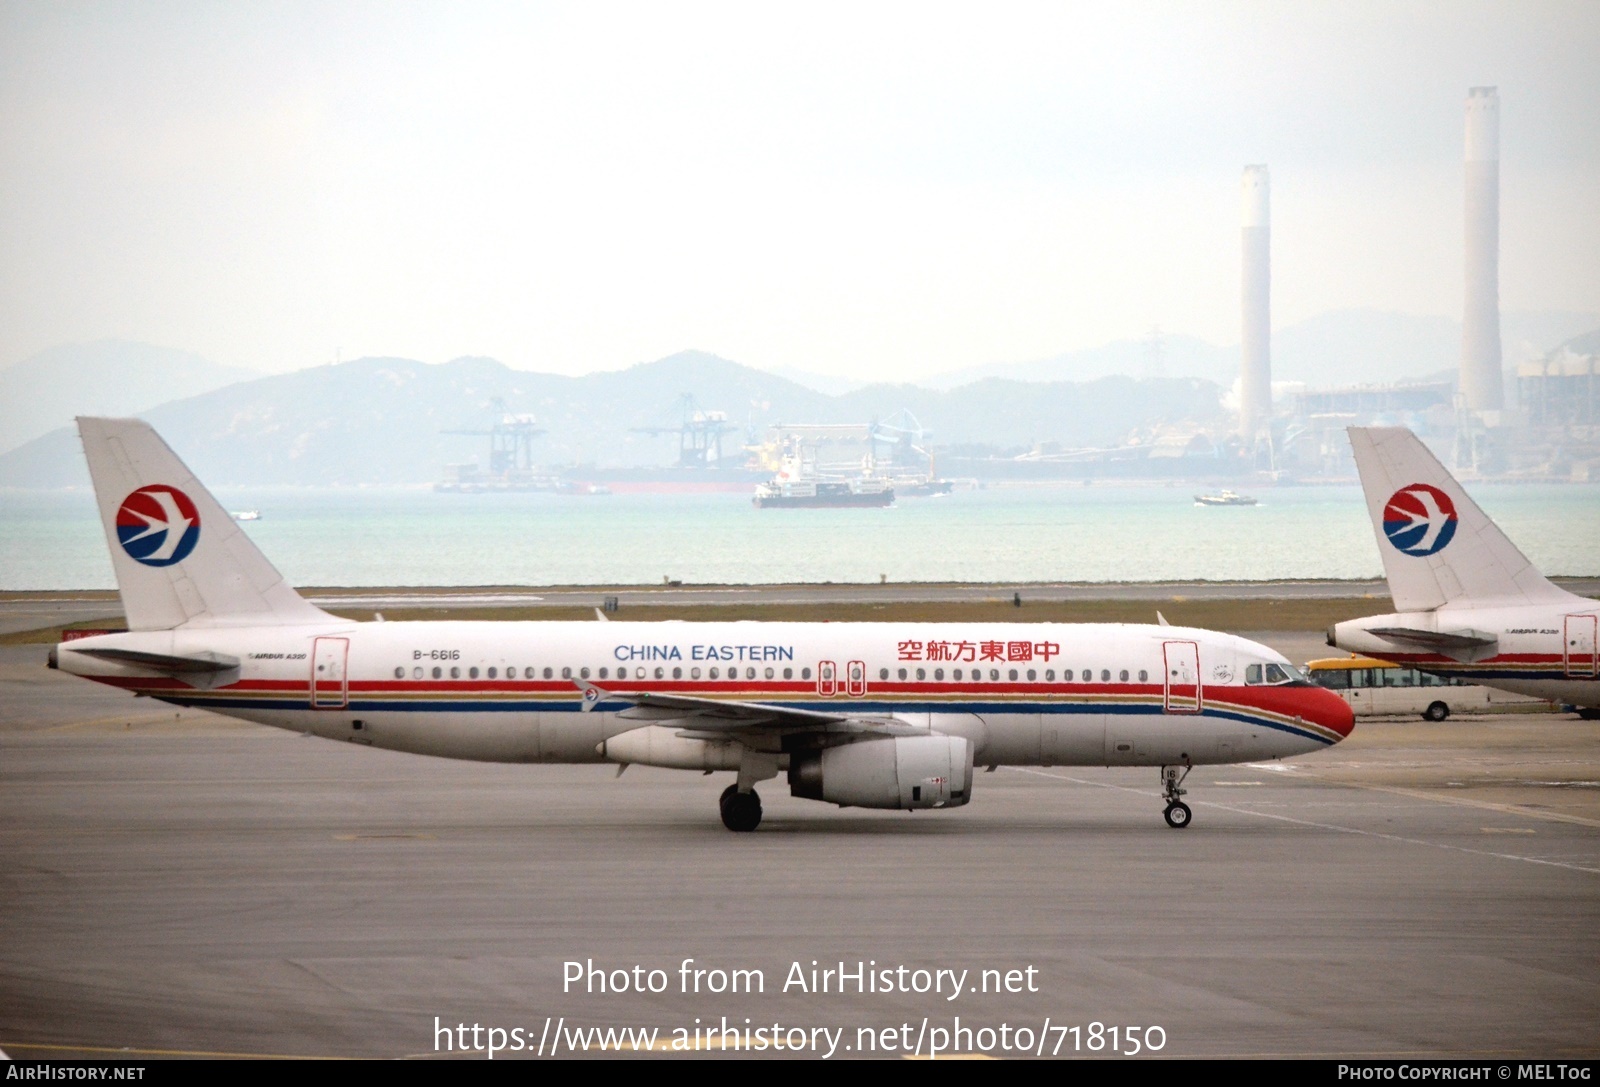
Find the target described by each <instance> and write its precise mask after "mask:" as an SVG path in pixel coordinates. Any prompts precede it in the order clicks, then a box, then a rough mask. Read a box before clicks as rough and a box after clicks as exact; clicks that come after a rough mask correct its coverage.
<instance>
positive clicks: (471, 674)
mask: <svg viewBox="0 0 1600 1087" xmlns="http://www.w3.org/2000/svg"><path fill="white" fill-rule="evenodd" d="M467 678H468V679H477V678H478V670H477V669H476V668H469V669H467Z"/></svg>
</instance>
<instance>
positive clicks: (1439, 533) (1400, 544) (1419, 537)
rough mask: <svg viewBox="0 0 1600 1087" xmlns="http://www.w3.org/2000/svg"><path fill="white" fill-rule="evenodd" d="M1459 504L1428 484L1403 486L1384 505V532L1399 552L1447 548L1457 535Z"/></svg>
mask: <svg viewBox="0 0 1600 1087" xmlns="http://www.w3.org/2000/svg"><path fill="white" fill-rule="evenodd" d="M1457 524H1458V520H1457V518H1456V505H1455V503H1454V502H1452V501H1450V496H1449V495H1447V494H1445V493H1444V492H1443V491H1441V490H1440V489H1439V488H1437V487H1433V486H1430V485H1429V484H1426V483H1413V484H1411V485H1410V486H1407V487H1401V488H1400V489H1399V490H1398V491H1396V492H1394V494H1392V495H1390V496H1389V502H1388V505H1386V506H1384V507H1383V534H1384V535H1385V536H1387V537H1389V542H1390V543H1392V544H1394V546H1395V548H1396V549H1397V550H1399V551H1403V552H1405V553H1406V554H1407V555H1416V556H1418V557H1421V556H1426V555H1432V554H1434V553H1435V552H1438V551H1442V550H1444V546H1445V545H1446V544H1448V543H1449V542H1450V538H1451V537H1452V536H1454V535H1455V534H1456V525H1457Z"/></svg>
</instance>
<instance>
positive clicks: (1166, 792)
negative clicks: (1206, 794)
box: [1161, 766, 1194, 830]
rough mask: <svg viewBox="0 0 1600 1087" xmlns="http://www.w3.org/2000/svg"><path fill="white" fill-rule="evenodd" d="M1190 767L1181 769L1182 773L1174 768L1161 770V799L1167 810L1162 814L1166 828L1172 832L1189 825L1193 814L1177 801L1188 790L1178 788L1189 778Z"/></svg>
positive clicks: (1165, 767)
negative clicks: (1164, 817) (1169, 828)
mask: <svg viewBox="0 0 1600 1087" xmlns="http://www.w3.org/2000/svg"><path fill="white" fill-rule="evenodd" d="M1191 769H1192V767H1188V766H1185V767H1183V772H1182V773H1181V774H1180V773H1179V772H1178V767H1176V766H1163V767H1162V768H1161V799H1163V800H1165V801H1166V802H1167V810H1166V811H1165V812H1163V813H1162V814H1163V815H1165V816H1166V818H1167V826H1169V827H1171V828H1172V829H1173V830H1181V829H1182V828H1184V827H1186V826H1188V825H1189V820H1190V819H1192V818H1193V817H1194V813H1193V812H1191V811H1190V810H1189V805H1187V804H1185V803H1184V802H1183V801H1181V800H1179V799H1178V797H1180V796H1182V795H1183V794H1184V793H1186V792H1188V791H1189V790H1187V789H1183V788H1180V787H1179V786H1181V785H1182V784H1183V781H1184V779H1185V778H1187V777H1188V776H1189V771H1190V770H1191Z"/></svg>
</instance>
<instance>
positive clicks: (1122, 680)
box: [1117, 668, 1128, 683]
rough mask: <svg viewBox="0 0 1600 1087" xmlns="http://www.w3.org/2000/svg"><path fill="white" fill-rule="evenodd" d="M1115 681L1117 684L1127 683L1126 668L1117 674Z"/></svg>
mask: <svg viewBox="0 0 1600 1087" xmlns="http://www.w3.org/2000/svg"><path fill="white" fill-rule="evenodd" d="M1117 681H1118V682H1119V683H1126V682H1128V670H1127V669H1126V668H1124V669H1123V670H1122V671H1120V672H1118V673H1117Z"/></svg>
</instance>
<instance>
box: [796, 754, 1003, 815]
mask: <svg viewBox="0 0 1600 1087" xmlns="http://www.w3.org/2000/svg"><path fill="white" fill-rule="evenodd" d="M972 754H973V747H972V744H971V742H970V741H968V740H967V739H966V738H964V737H961V736H899V737H894V738H885V739H881V740H863V741H861V742H859V743H853V744H845V745H843V746H840V747H825V748H823V749H822V750H821V751H808V752H805V753H803V754H793V755H790V756H789V793H790V795H791V796H799V797H804V798H806V799H807V800H826V801H828V802H829V803H832V804H837V805H839V806H840V807H841V808H903V809H911V808H956V807H960V806H961V805H962V804H965V803H966V802H967V799H968V798H969V797H970V796H971V795H972Z"/></svg>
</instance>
